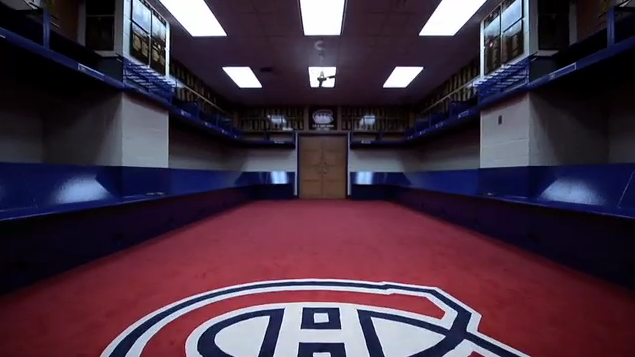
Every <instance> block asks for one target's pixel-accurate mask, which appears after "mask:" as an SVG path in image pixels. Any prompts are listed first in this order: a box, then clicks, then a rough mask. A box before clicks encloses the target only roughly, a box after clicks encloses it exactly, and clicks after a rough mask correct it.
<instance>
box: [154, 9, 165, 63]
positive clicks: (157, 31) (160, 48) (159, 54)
mask: <svg viewBox="0 0 635 357" xmlns="http://www.w3.org/2000/svg"><path fill="white" fill-rule="evenodd" d="M166 36H167V23H166V21H165V20H164V19H163V18H162V17H161V15H159V14H158V13H157V12H155V11H153V12H152V44H151V56H150V68H152V69H154V70H155V71H157V72H158V73H160V74H161V75H165V73H166V71H165V62H166V42H167V41H166Z"/></svg>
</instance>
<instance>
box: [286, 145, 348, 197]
mask: <svg viewBox="0 0 635 357" xmlns="http://www.w3.org/2000/svg"><path fill="white" fill-rule="evenodd" d="M303 136H344V137H346V180H345V182H344V183H345V184H346V198H350V193H349V187H348V185H349V183H348V179H349V176H350V171H349V166H348V155H349V151H351V135H350V133H342V132H340V133H329V132H314V133H312V132H302V133H298V142H297V144H296V149H295V150H296V155H295V156H296V174H295V177H296V194H295V197H296V198H300V184H301V182H302V181H301V180H300V154H301V153H302V151H301V150H300V145H301V142H302V140H300V139H301V138H302V137H303Z"/></svg>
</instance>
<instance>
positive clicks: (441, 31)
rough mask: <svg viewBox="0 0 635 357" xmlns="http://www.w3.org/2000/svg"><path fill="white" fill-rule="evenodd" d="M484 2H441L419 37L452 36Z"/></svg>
mask: <svg viewBox="0 0 635 357" xmlns="http://www.w3.org/2000/svg"><path fill="white" fill-rule="evenodd" d="M485 1H486V0H441V3H440V4H439V6H438V7H437V9H436V10H434V13H432V16H430V19H429V20H428V22H426V24H425V25H424V26H423V29H421V32H420V33H419V36H454V35H455V34H456V33H457V32H459V30H460V29H461V27H463V25H465V23H467V21H468V20H469V19H471V18H472V16H474V14H475V13H476V11H478V9H480V8H481V6H483V4H484V3H485Z"/></svg>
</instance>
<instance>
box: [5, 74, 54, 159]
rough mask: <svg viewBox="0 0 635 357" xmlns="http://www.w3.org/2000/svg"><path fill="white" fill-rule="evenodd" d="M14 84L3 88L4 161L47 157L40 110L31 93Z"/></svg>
mask: <svg viewBox="0 0 635 357" xmlns="http://www.w3.org/2000/svg"><path fill="white" fill-rule="evenodd" d="M15 89H16V88H15V87H13V86H10V85H6V86H4V85H3V86H2V87H1V88H0V162H29V163H41V162H43V161H44V143H43V137H44V131H43V130H44V129H43V127H42V123H43V121H42V117H41V115H40V110H39V109H38V108H37V107H36V106H34V105H33V101H32V100H31V99H30V98H31V97H30V96H24V95H23V94H24V93H22V92H19V91H16V90H15Z"/></svg>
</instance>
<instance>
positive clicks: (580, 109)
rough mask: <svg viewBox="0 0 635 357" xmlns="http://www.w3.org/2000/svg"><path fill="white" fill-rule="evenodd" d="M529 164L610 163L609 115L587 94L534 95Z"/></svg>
mask: <svg viewBox="0 0 635 357" xmlns="http://www.w3.org/2000/svg"><path fill="white" fill-rule="evenodd" d="M529 99H530V110H531V114H530V120H529V126H530V131H529V164H530V165H534V166H540V165H547V166H558V165H585V164H602V163H606V162H608V152H609V145H608V133H607V128H608V125H607V120H606V119H607V113H606V112H605V111H604V110H603V107H604V106H603V105H602V103H601V102H600V101H597V100H593V97H591V96H590V95H589V94H586V93H562V92H556V91H550V90H542V91H540V92H539V93H531V94H530V95H529Z"/></svg>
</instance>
